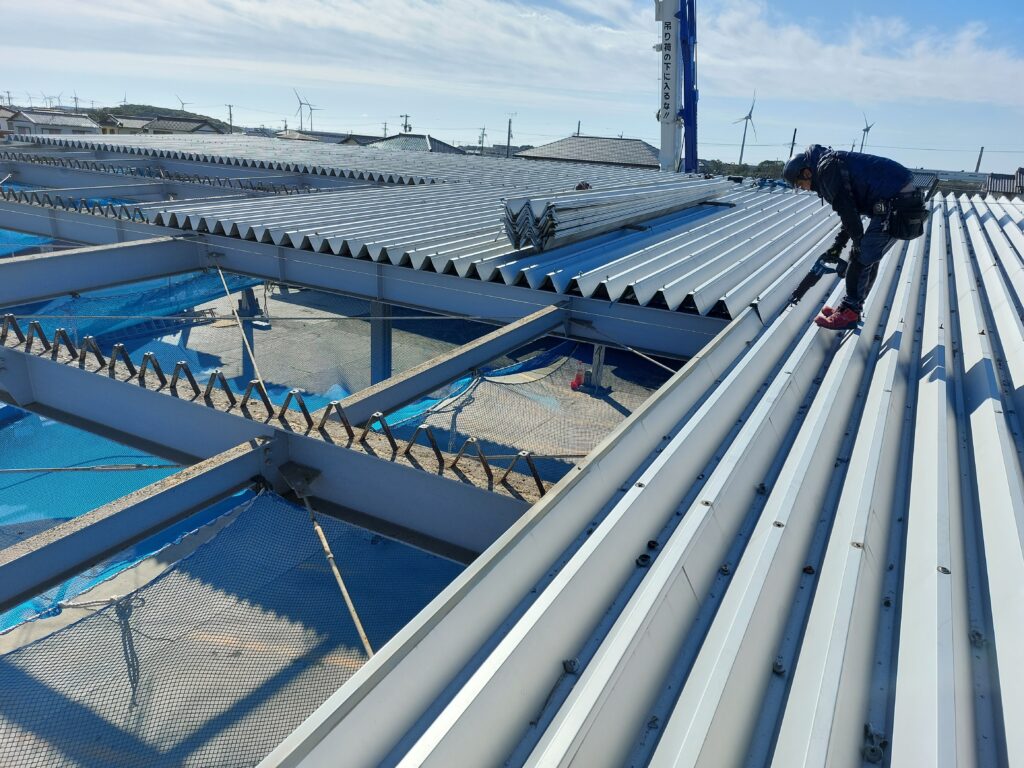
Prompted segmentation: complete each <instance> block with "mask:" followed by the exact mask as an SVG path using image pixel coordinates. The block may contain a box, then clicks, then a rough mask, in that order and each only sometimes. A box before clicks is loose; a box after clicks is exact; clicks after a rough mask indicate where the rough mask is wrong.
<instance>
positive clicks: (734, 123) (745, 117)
mask: <svg viewBox="0 0 1024 768" xmlns="http://www.w3.org/2000/svg"><path fill="white" fill-rule="evenodd" d="M746 119H747V116H746V115H744V116H743V117H741V118H739V119H737V120H733V121H732V124H733V125H736V123H742V122H743V121H744V120H746Z"/></svg>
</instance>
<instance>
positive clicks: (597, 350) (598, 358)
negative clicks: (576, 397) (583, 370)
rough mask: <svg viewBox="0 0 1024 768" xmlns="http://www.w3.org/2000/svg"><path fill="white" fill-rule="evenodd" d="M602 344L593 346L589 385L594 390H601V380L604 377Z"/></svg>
mask: <svg viewBox="0 0 1024 768" xmlns="http://www.w3.org/2000/svg"><path fill="white" fill-rule="evenodd" d="M605 349H606V347H605V345H604V344H595V345H594V360H593V362H592V363H591V366H590V383H591V386H593V387H594V389H600V388H601V379H602V378H603V376H604V351H605Z"/></svg>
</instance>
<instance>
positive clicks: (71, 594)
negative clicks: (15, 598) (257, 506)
mask: <svg viewBox="0 0 1024 768" xmlns="http://www.w3.org/2000/svg"><path fill="white" fill-rule="evenodd" d="M254 497H255V493H254V492H253V491H249V490H246V491H241V492H240V493H237V494H235V495H234V496H231V497H229V498H227V499H224V500H223V501H221V502H220V503H218V504H214V505H213V506H210V507H207V508H206V509H204V510H203V511H202V512H197V513H196V514H194V515H192V516H191V517H188V518H186V519H185V520H182V521H180V522H179V523H177V524H175V525H172V526H170V527H168V528H165V529H164V530H162V531H160V532H159V533H156V534H154V535H153V536H150V537H149V538H147V539H143V540H142V541H140V542H138V543H137V544H135V545H134V546H131V547H128V548H127V549H124V550H121V551H120V552H118V553H117V554H116V555H114V556H113V557H109V558H107V559H106V560H104V561H103V562H101V563H99V564H97V565H95V566H93V567H92V568H90V569H88V570H87V571H83V572H82V573H80V574H78V575H77V576H75V577H74V578H72V579H68V580H67V581H65V582H64V583H63V584H60V585H58V586H56V587H53V588H52V589H48V590H47V591H46V592H44V593H43V594H41V595H38V596H37V597H34V598H32V599H31V600H27V601H25V602H24V603H22V604H21V605H19V606H18V607H16V608H12V609H11V610H9V611H6V612H5V613H0V632H5V631H7V630H9V629H11V628H12V627H16V626H18V625H19V624H23V623H24V622H26V621H34V620H36V619H41V618H44V617H48V616H56V615H58V614H59V613H60V612H61V607H60V603H61V602H64V601H67V600H73V599H74V598H75V597H77V596H78V595H81V594H82V593H83V592H86V591H87V590H89V589H92V588H93V587H95V586H96V585H97V584H102V583H103V582H104V581H107V580H108V579H111V578H113V577H114V576H116V575H117V574H119V573H121V571H124V570H125V569H127V568H131V567H132V566H133V565H135V564H136V563H139V562H141V561H142V560H144V559H146V558H147V557H150V556H151V555H154V554H156V553H157V552H159V551H160V550H162V549H164V548H165V547H168V546H170V545H172V544H176V543H177V542H179V541H181V540H182V538H184V537H185V536H186V535H187V534H189V533H191V532H193V531H195V530H197V529H199V528H201V527H202V526H204V525H207V524H208V523H211V522H213V521H214V520H216V519H217V518H218V517H220V516H221V515H224V514H227V513H228V512H230V511H231V510H233V509H235V508H236V507H238V506H239V505H241V504H243V503H245V502H247V501H249V500H250V499H252V498H254Z"/></svg>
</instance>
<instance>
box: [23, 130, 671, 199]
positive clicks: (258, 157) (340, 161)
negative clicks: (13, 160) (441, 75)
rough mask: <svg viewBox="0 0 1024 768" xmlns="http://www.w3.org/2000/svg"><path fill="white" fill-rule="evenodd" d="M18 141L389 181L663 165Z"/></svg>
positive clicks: (163, 139) (337, 148)
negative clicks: (591, 163)
mask: <svg viewBox="0 0 1024 768" xmlns="http://www.w3.org/2000/svg"><path fill="white" fill-rule="evenodd" d="M17 140H18V141H31V142H34V143H37V144H42V145H48V146H57V147H68V148H76V149H95V150H100V151H104V152H123V153H125V154H128V155H143V156H149V157H157V158H169V159H172V160H188V161H192V162H199V163H208V164H214V165H232V166H241V167H244V168H261V169H273V170H278V171H288V172H295V173H310V174H317V175H324V176H340V177H344V178H353V179H358V180H365V181H375V182H379V183H386V184H429V183H438V182H460V183H478V184H488V185H491V186H495V187H497V186H503V187H527V188H537V187H543V186H545V185H550V184H555V183H561V184H569V185H570V186H575V185H576V183H577V182H579V181H581V180H585V181H588V182H589V183H590V184H591V186H593V187H594V188H600V187H602V186H606V185H609V184H622V183H627V182H633V181H635V182H638V183H644V182H647V181H650V180H652V179H657V178H658V174H659V173H660V172H659V171H656V170H653V169H652V170H647V169H642V168H624V167H616V166H601V165H585V164H580V163H560V162H547V161H540V160H531V161H525V160H516V159H506V158H496V157H479V156H471V155H452V154H447V153H443V152H394V151H388V150H381V149H380V147H379V144H380V142H374V143H373V144H370V145H369V146H365V147H360V146H353V145H346V144H325V143H323V142H291V141H288V142H286V141H278V140H276V139H268V138H264V137H259V136H240V135H226V136H225V135H210V134H181V135H172V136H150V135H134V136H103V137H97V138H89V137H84V136H75V137H71V136H64V137H62V136H39V135H33V136H19V137H17Z"/></svg>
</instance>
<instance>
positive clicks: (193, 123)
mask: <svg viewBox="0 0 1024 768" xmlns="http://www.w3.org/2000/svg"><path fill="white" fill-rule="evenodd" d="M203 127H209V128H213V129H214V130H217V129H216V127H215V126H213V125H211V124H210V123H208V122H206V121H205V120H180V119H174V118H163V117H161V118H157V119H156V120H154V121H153V122H152V123H150V124H149V125H148V126H146V128H147V130H150V131H176V132H184V133H191V132H192V131H197V130H199V129H200V128H203ZM220 132H221V131H219V130H217V133H220Z"/></svg>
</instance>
